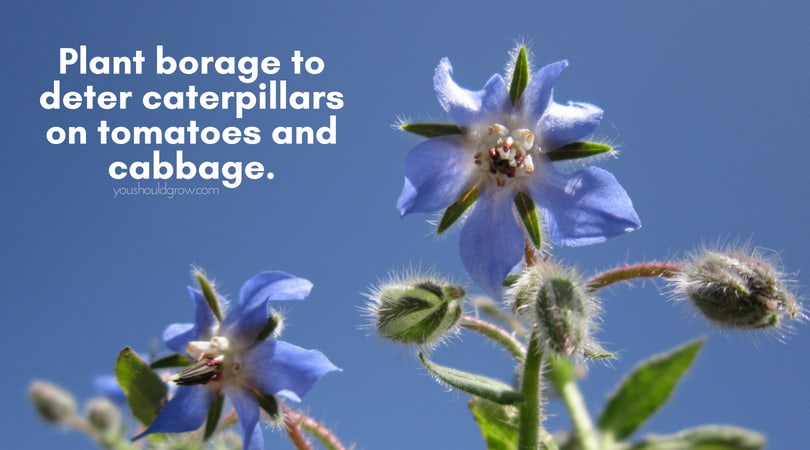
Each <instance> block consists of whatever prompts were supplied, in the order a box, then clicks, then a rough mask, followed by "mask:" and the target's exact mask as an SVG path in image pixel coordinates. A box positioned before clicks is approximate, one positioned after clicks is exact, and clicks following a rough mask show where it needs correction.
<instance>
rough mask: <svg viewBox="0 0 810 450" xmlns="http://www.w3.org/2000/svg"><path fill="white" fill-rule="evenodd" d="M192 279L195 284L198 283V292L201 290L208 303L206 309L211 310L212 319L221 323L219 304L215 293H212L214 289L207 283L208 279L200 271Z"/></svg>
mask: <svg viewBox="0 0 810 450" xmlns="http://www.w3.org/2000/svg"><path fill="white" fill-rule="evenodd" d="M194 277H195V278H197V282H198V283H200V290H202V294H203V297H204V298H205V302H206V303H208V307H209V308H210V309H211V312H212V313H213V314H214V317H216V318H217V321H218V322H219V323H222V307H221V306H220V304H219V299H218V298H217V293H216V292H215V291H214V287H213V286H211V282H209V281H208V278H205V275H203V273H202V272H200V271H197V272H194Z"/></svg>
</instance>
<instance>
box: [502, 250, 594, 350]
mask: <svg viewBox="0 0 810 450" xmlns="http://www.w3.org/2000/svg"><path fill="white" fill-rule="evenodd" d="M507 298H508V299H509V300H510V302H511V303H512V307H513V309H514V311H515V313H517V314H518V315H519V316H520V317H523V318H524V319H527V320H528V321H529V322H530V323H532V324H533V325H534V326H535V327H536V328H537V330H538V331H539V333H540V336H541V337H543V338H544V339H545V347H546V348H547V349H548V350H550V351H552V352H554V353H556V354H558V355H562V356H573V355H579V356H592V355H597V354H598V355H602V354H604V353H605V352H604V351H603V350H602V349H601V347H599V345H598V344H597V343H596V341H595V340H594V339H593V337H592V334H593V332H594V331H595V329H596V326H595V324H594V320H595V318H596V315H597V313H598V311H599V306H598V304H597V303H596V300H595V299H594V298H593V297H592V296H590V295H589V294H588V292H587V290H586V289H585V285H584V283H583V282H582V280H581V279H580V278H579V276H578V275H577V274H576V272H575V271H574V270H573V269H566V268H563V267H560V266H558V265H556V264H553V263H540V264H538V265H535V266H532V267H529V268H527V269H526V270H524V271H523V273H521V274H520V276H519V277H518V279H517V281H516V282H515V284H514V285H513V286H512V287H511V288H510V289H509V290H508V291H507Z"/></svg>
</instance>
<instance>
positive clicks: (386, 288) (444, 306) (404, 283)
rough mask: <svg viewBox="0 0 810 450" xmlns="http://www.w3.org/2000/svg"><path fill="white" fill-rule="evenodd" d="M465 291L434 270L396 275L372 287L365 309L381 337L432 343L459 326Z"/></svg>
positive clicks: (407, 342)
mask: <svg viewBox="0 0 810 450" xmlns="http://www.w3.org/2000/svg"><path fill="white" fill-rule="evenodd" d="M464 295H465V291H464V289H463V288H462V287H461V286H457V285H454V284H451V283H450V282H448V281H447V280H444V279H441V278H438V277H435V276H433V275H431V274H428V275H413V276H405V277H395V279H391V280H389V281H387V282H384V283H381V284H380V285H379V286H378V287H374V288H372V289H371V292H370V293H369V294H367V297H368V298H369V299H370V300H371V301H370V302H369V303H368V305H366V310H367V313H368V316H369V317H370V318H371V319H372V321H373V324H372V326H373V327H374V328H375V329H376V330H377V332H378V333H379V335H380V336H381V337H383V338H385V339H389V340H392V341H395V342H399V343H402V344H416V345H421V346H428V347H429V346H432V345H435V344H437V343H438V342H440V341H441V339H442V338H443V337H445V336H447V335H448V334H449V333H452V332H453V331H454V330H455V329H456V325H457V324H458V322H459V319H461V315H462V309H463V308H462V304H463V300H464Z"/></svg>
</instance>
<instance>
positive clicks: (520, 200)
mask: <svg viewBox="0 0 810 450" xmlns="http://www.w3.org/2000/svg"><path fill="white" fill-rule="evenodd" d="M515 206H516V207H517V211H518V215H520V219H521V220H522V221H523V226H524V227H525V228H526V232H527V233H529V239H531V240H532V244H534V246H535V248H540V245H541V244H542V243H543V238H542V234H541V233H540V220H539V219H538V218H537V207H536V205H535V204H534V200H532V198H531V197H530V196H529V195H528V194H526V193H525V192H518V194H517V195H516V196H515Z"/></svg>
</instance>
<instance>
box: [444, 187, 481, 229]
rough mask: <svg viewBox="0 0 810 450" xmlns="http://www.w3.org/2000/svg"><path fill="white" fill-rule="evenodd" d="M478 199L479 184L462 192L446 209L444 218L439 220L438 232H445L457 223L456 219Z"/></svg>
mask: <svg viewBox="0 0 810 450" xmlns="http://www.w3.org/2000/svg"><path fill="white" fill-rule="evenodd" d="M476 200H478V186H473V187H471V188H470V189H468V190H467V192H465V193H463V194H461V197H459V198H458V200H456V202H455V203H453V204H452V205H450V206H448V207H447V209H445V210H444V214H443V215H442V220H440V221H439V226H438V227H437V229H436V233H438V234H442V233H444V232H445V231H446V230H447V229H448V228H450V226H451V225H453V224H454V223H456V220H458V218H459V217H461V215H462V214H464V211H466V210H467V209H469V208H470V206H472V204H473V203H475V201H476Z"/></svg>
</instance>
